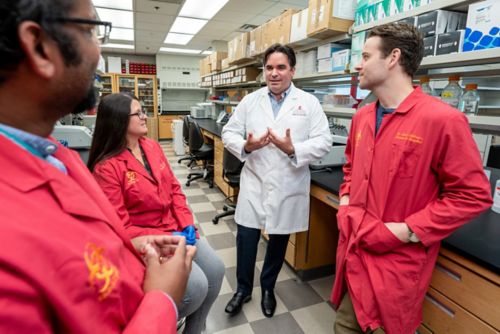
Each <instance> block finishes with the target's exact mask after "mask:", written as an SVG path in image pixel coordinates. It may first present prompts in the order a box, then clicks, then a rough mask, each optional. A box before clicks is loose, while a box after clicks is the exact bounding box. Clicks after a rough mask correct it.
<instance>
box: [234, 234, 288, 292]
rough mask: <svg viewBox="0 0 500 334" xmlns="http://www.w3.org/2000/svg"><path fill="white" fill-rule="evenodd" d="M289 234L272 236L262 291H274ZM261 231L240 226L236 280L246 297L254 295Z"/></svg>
mask: <svg viewBox="0 0 500 334" xmlns="http://www.w3.org/2000/svg"><path fill="white" fill-rule="evenodd" d="M289 237H290V235H289V234H270V235H269V241H268V243H267V250H266V257H265V259H264V267H263V268H262V273H261V274H260V285H261V287H262V290H272V289H274V285H275V284H276V279H277V278H278V274H279V272H280V270H281V267H282V266H283V261H284V260H285V253H286V247H287V245H288V238H289ZM259 238H260V229H257V228H250V227H245V226H241V225H239V224H238V234H237V236H236V254H237V262H236V278H237V280H238V289H237V291H238V292H242V293H243V294H244V295H250V294H252V289H253V278H254V269H255V259H256V257H257V246H258V244H259Z"/></svg>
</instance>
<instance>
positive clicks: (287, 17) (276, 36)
mask: <svg viewBox="0 0 500 334" xmlns="http://www.w3.org/2000/svg"><path fill="white" fill-rule="evenodd" d="M297 12H298V10H296V9H287V10H285V11H284V12H283V13H282V14H281V15H280V16H278V17H275V18H273V19H271V20H269V21H268V22H267V23H265V24H264V25H263V26H262V42H263V43H262V51H263V52H264V51H265V50H266V49H267V48H268V47H270V46H271V45H273V44H275V43H280V44H288V43H290V30H291V25H292V15H293V14H295V13H297Z"/></svg>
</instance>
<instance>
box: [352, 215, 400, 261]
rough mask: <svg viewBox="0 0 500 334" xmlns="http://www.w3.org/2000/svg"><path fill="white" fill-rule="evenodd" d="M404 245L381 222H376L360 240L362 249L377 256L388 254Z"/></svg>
mask: <svg viewBox="0 0 500 334" xmlns="http://www.w3.org/2000/svg"><path fill="white" fill-rule="evenodd" d="M404 244H405V243H404V242H402V241H401V240H399V239H398V237H396V236H395V235H394V233H392V232H391V231H390V230H389V229H388V228H387V227H386V226H385V224H384V223H383V222H381V221H380V222H376V223H375V224H374V225H373V227H372V228H371V229H370V230H369V231H367V233H366V234H365V235H363V237H362V238H361V239H360V246H361V247H362V248H364V249H366V250H368V251H370V252H373V253H377V254H383V253H387V252H389V251H391V250H393V249H395V248H397V247H400V246H402V245H404Z"/></svg>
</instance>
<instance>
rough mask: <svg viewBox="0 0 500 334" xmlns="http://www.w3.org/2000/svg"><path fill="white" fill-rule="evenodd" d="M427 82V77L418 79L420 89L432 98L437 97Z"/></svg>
mask: <svg viewBox="0 0 500 334" xmlns="http://www.w3.org/2000/svg"><path fill="white" fill-rule="evenodd" d="M429 81H430V79H429V77H428V76H423V77H421V78H420V87H421V88H422V92H424V93H425V94H429V95H432V96H438V95H437V93H436V91H435V90H434V88H432V87H431V85H430V84H429Z"/></svg>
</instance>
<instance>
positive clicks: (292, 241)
mask: <svg viewBox="0 0 500 334" xmlns="http://www.w3.org/2000/svg"><path fill="white" fill-rule="evenodd" d="M296 238H297V235H296V234H295V233H292V234H290V239H288V242H289V243H291V244H292V245H295V239H296Z"/></svg>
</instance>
